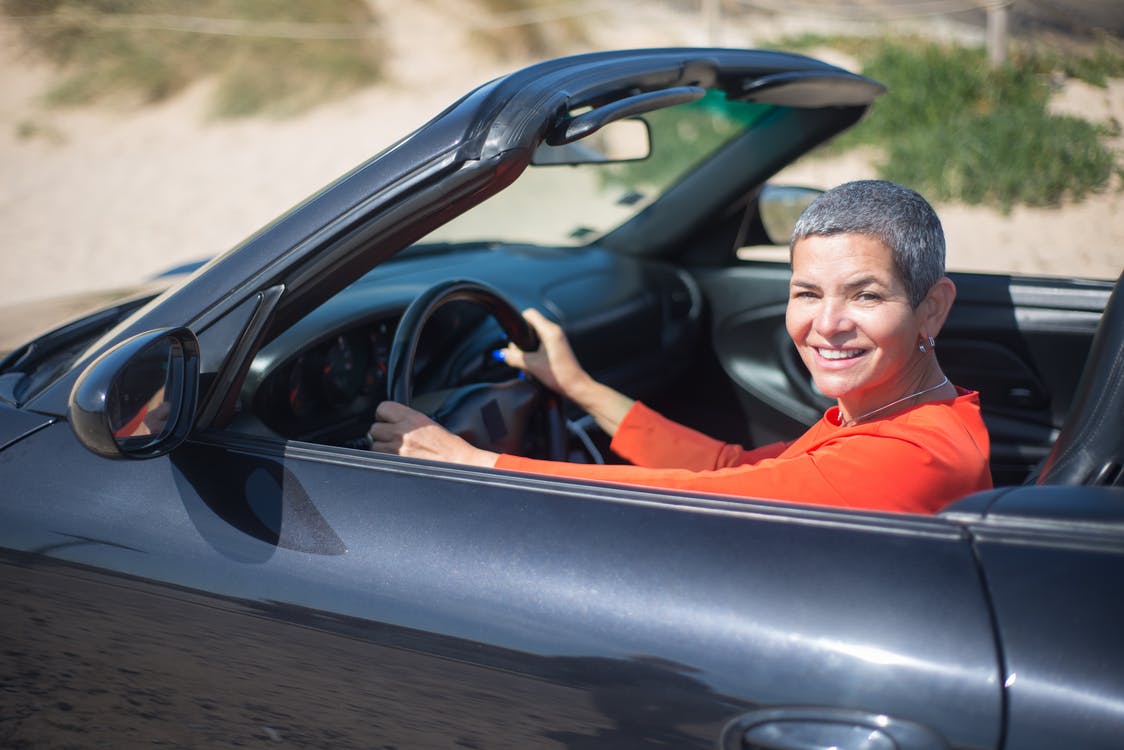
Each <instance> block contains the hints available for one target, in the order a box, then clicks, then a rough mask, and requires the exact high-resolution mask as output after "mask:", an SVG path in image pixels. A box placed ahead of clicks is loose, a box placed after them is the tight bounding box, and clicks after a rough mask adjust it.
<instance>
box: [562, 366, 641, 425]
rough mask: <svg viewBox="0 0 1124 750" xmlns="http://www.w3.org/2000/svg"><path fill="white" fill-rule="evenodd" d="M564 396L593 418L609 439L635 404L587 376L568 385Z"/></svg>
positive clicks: (618, 392)
mask: <svg viewBox="0 0 1124 750" xmlns="http://www.w3.org/2000/svg"><path fill="white" fill-rule="evenodd" d="M583 374H584V373H583ZM565 395H566V396H567V397H568V398H569V399H570V400H571V401H573V402H574V403H575V404H577V405H578V406H580V407H581V408H582V409H583V410H584V411H585V412H586V413H587V414H589V415H590V416H591V417H593V419H594V420H595V421H596V422H597V424H598V425H599V426H600V427H601V429H602V430H604V431H605V432H606V434H608V435H609V436H610V437H612V436H613V435H615V434H616V432H617V428H618V427H620V424H621V420H623V419H624V415H625V414H627V413H628V410H629V409H631V408H632V405H633V404H634V403H636V402H635V401H634V400H633V399H631V398H629V397H628V396H626V395H624V394H623V393H621V392H620V391H617V390H615V389H613V388H610V387H609V386H607V385H604V384H602V383H598V382H597V381H596V380H594V379H593V378H591V377H589V376H588V375H585V377H583V378H581V379H580V380H578V381H577V382H574V383H572V384H571V383H568V384H567V385H566V388H565Z"/></svg>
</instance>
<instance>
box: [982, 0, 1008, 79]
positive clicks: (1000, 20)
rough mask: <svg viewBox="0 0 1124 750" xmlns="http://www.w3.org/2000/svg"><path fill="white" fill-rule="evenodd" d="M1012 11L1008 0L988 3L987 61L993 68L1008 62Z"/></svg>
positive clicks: (992, 0) (994, 0) (1000, 66)
mask: <svg viewBox="0 0 1124 750" xmlns="http://www.w3.org/2000/svg"><path fill="white" fill-rule="evenodd" d="M1010 12H1011V3H1010V2H1009V1H1008V0H989V2H988V5H987V61H988V63H989V64H990V65H991V67H992V69H993V70H994V69H997V68H1002V67H1003V66H1004V65H1006V64H1007V21H1008V18H1009V16H1010Z"/></svg>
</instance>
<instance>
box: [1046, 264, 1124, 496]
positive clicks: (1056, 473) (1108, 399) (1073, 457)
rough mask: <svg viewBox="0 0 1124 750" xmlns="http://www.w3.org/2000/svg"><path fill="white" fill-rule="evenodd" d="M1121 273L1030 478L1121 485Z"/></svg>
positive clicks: (1123, 372) (1123, 435)
mask: <svg viewBox="0 0 1124 750" xmlns="http://www.w3.org/2000/svg"><path fill="white" fill-rule="evenodd" d="M1122 284H1124V274H1121V276H1120V278H1119V279H1117V281H1116V288H1115V289H1113V290H1112V295H1111V296H1110V297H1109V298H1108V304H1107V305H1106V306H1105V310H1104V315H1103V316H1102V317H1101V322H1100V325H1098V326H1097V332H1096V334H1095V335H1094V336H1093V343H1092V346H1091V347H1090V349H1089V357H1088V359H1086V360H1085V370H1084V372H1082V374H1081V380H1080V381H1079V382H1078V384H1077V393H1076V394H1074V399H1073V404H1072V406H1071V407H1070V411H1069V415H1068V416H1067V417H1066V421H1065V424H1063V425H1062V429H1061V432H1060V433H1059V435H1058V439H1057V441H1056V442H1055V443H1054V447H1053V448H1052V449H1051V450H1050V453H1049V455H1047V456H1046V459H1045V460H1044V461H1043V463H1042V466H1041V468H1040V469H1039V470H1038V472H1037V475H1036V476H1032V477H1031V478H1030V479H1029V480H1028V482H1034V483H1035V484H1071V485H1072V484H1089V485H1111V486H1124V291H1121V288H1120V287H1121V285H1122Z"/></svg>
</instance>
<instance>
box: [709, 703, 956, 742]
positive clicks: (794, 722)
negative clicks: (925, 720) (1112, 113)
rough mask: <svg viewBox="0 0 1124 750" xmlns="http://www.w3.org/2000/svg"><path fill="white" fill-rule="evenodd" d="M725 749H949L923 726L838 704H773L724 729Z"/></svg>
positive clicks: (938, 737) (743, 715) (737, 720)
mask: <svg viewBox="0 0 1124 750" xmlns="http://www.w3.org/2000/svg"><path fill="white" fill-rule="evenodd" d="M719 747H721V748H722V749H723V750H832V749H834V750H949V746H948V743H947V742H945V740H944V738H943V737H942V736H941V735H940V734H938V733H937V732H935V731H933V730H932V729H930V728H929V727H926V726H925V725H923V724H918V723H917V722H914V721H904V720H902V719H895V718H892V717H890V716H886V715H885V714H876V713H870V712H867V711H850V710H847V709H838V708H806V707H793V708H769V709H763V710H760V711H751V712H749V713H747V714H742V715H741V716H739V717H737V718H736V719H734V720H733V721H731V722H730V723H729V724H727V725H726V727H725V729H723V730H722V739H721V742H720V745H719Z"/></svg>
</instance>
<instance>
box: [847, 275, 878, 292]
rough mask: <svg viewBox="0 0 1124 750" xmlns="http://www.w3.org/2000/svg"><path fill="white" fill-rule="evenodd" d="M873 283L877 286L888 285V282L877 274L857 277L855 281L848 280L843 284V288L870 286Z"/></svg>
mask: <svg viewBox="0 0 1124 750" xmlns="http://www.w3.org/2000/svg"><path fill="white" fill-rule="evenodd" d="M871 284H874V285H876V286H883V287H884V286H886V284H885V283H884V282H883V281H882V280H881V279H879V278H878V277H877V276H871V275H868V276H862V277H860V278H857V279H855V280H853V281H848V282H847V283H846V284H844V285H843V288H844V289H848V290H850V289H858V288H860V287H864V286H870V285H871Z"/></svg>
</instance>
